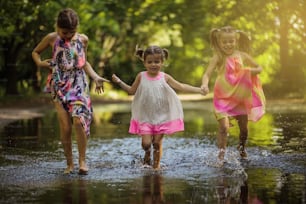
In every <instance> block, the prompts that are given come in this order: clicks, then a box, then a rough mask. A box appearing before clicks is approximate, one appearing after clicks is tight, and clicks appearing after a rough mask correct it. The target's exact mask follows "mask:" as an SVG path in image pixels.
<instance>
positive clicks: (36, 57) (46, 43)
mask: <svg viewBox="0 0 306 204" xmlns="http://www.w3.org/2000/svg"><path fill="white" fill-rule="evenodd" d="M56 36H57V34H56V33H55V32H53V33H49V34H48V35H46V36H45V37H44V38H43V39H42V40H41V41H40V42H39V43H38V45H37V46H36V47H35V48H34V50H33V51H32V58H33V61H34V62H35V64H36V65H37V66H38V67H44V68H47V69H49V70H52V67H51V66H50V61H51V59H45V60H42V59H41V56H40V55H41V53H42V52H43V51H45V50H46V49H47V48H48V47H51V48H52V47H53V43H54V41H55V39H56Z"/></svg>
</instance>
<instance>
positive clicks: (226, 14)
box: [0, 0, 306, 95]
mask: <svg viewBox="0 0 306 204" xmlns="http://www.w3.org/2000/svg"><path fill="white" fill-rule="evenodd" d="M65 7H71V8H73V9H75V10H76V11H77V12H78V14H79V17H80V26H79V32H81V33H85V34H86V35H87V36H88V37H89V48H88V60H89V61H90V63H91V64H92V65H93V67H94V69H95V70H96V71H97V72H98V73H99V74H101V75H104V76H105V77H107V78H110V77H111V74H112V73H116V74H118V75H120V76H121V77H123V79H124V80H125V81H127V82H128V83H131V82H132V81H133V80H134V78H135V76H136V73H137V72H139V71H141V70H143V69H144V68H143V66H142V63H141V62H139V60H137V59H136V58H135V56H134V52H135V46H136V45H137V44H138V45H140V46H142V47H146V46H148V45H151V44H157V45H160V46H162V47H164V48H167V49H168V50H169V51H170V59H169V61H168V66H166V67H165V68H164V71H166V72H167V73H169V74H171V75H172V76H173V77H174V78H176V79H177V80H179V81H181V82H185V83H190V84H193V85H198V86H199V85H200V83H201V77H202V74H203V72H204V71H205V69H206V67H207V65H208V62H209V59H210V57H211V55H212V52H211V49H210V42H209V32H210V29H211V28H214V27H221V26H224V25H232V26H234V27H236V28H237V29H239V30H244V31H246V32H248V33H249V34H250V36H251V37H252V53H251V54H252V55H253V56H254V58H255V59H256V60H257V62H258V63H259V64H260V65H262V66H263V67H264V72H263V73H262V74H261V75H260V77H261V79H262V81H263V83H264V84H266V85H267V87H269V89H271V90H272V89H273V88H275V89H279V88H280V87H281V86H283V83H280V82H279V81H280V80H279V78H280V77H281V76H285V77H286V76H288V74H287V73H291V72H290V67H288V66H287V65H286V63H287V64H292V63H294V64H295V65H296V66H295V69H297V70H298V71H297V72H296V73H295V72H293V74H291V75H292V76H290V78H288V81H289V82H290V84H291V83H292V87H293V88H292V89H289V90H288V91H289V92H299V93H301V92H302V93H304V92H305V88H297V87H305V82H304V81H305V80H303V77H305V72H306V71H305V69H306V68H305V66H304V65H305V64H306V63H305V62H306V59H305V57H302V56H303V53H305V51H306V50H305V49H306V43H305V41H306V39H305V36H306V35H305V33H306V30H305V28H306V26H305V19H306V18H305V17H306V16H305V12H304V8H305V2H303V1H298V0H294V2H293V3H292V2H291V1H288V0H280V1H276V0H269V1H264V0H259V1H250V0H241V1H237V0H217V1H216V0H214V1H212V0H201V1H194V0H169V1H160V0H144V1H143V0H133V1H123V0H105V1H97V0H78V1H73V0H64V1H35V0H32V1H30V0H15V1H1V3H0V8H1V9H0V15H1V25H2V26H1V28H0V43H1V50H0V51H1V55H0V74H1V78H2V80H1V82H2V83H0V90H6V91H1V93H3V94H4V93H5V92H7V93H18V92H20V91H21V90H22V91H24V92H25V93H26V92H29V93H30V92H32V90H33V89H34V84H35V83H34V84H33V82H36V84H38V85H40V86H41V85H42V84H43V83H44V77H45V75H46V73H45V72H42V76H43V80H42V81H37V79H36V78H35V76H36V67H35V65H34V64H33V62H32V59H31V51H32V49H33V48H34V47H35V46H36V44H37V43H38V42H39V41H40V40H41V39H42V37H43V36H44V35H46V34H47V33H49V32H52V31H54V30H55V26H54V25H55V19H56V16H57V13H58V12H59V10H61V9H62V8H65ZM12 14H14V15H12ZM284 28H287V29H284ZM284 50H285V51H286V50H287V51H288V52H287V54H286V52H284ZM50 55H51V52H46V53H44V55H43V57H44V58H47V57H50ZM12 64H13V65H14V66H13V68H12V66H11V65H12ZM38 71H40V70H38ZM12 76H15V77H12ZM297 77H301V78H300V79H299V80H295V78H297ZM212 80H213V79H212ZM286 80H287V79H286ZM287 84H288V83H287ZM14 85H15V86H14ZM273 93H274V91H272V92H271V95H272V94H273Z"/></svg>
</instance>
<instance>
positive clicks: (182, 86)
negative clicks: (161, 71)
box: [165, 74, 204, 94]
mask: <svg viewBox="0 0 306 204" xmlns="http://www.w3.org/2000/svg"><path fill="white" fill-rule="evenodd" d="M165 79H166V82H167V83H168V84H169V85H170V86H171V87H172V88H174V89H175V90H178V91H184V92H192V93H200V94H204V93H203V91H202V90H201V88H200V87H195V86H191V85H189V84H184V83H180V82H179V81H177V80H175V79H174V78H173V77H172V76H170V75H169V74H165Z"/></svg>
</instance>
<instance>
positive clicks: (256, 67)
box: [241, 52, 262, 75]
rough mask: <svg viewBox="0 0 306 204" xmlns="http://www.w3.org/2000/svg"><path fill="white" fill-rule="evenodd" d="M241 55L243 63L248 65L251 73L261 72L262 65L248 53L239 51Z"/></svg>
mask: <svg viewBox="0 0 306 204" xmlns="http://www.w3.org/2000/svg"><path fill="white" fill-rule="evenodd" d="M241 56H242V60H243V63H244V64H245V65H247V66H250V70H251V73H252V74H253V75H255V74H259V73H260V72H262V67H261V66H260V65H258V64H257V63H256V62H255V60H254V59H253V58H252V57H251V56H250V55H248V54H247V53H244V52H241Z"/></svg>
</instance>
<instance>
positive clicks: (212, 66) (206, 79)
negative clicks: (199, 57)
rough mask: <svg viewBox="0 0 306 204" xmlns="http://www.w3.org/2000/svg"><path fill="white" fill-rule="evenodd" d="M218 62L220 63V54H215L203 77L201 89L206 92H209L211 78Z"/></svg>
mask: <svg viewBox="0 0 306 204" xmlns="http://www.w3.org/2000/svg"><path fill="white" fill-rule="evenodd" d="M217 63H218V56H217V55H216V54H215V55H214V56H213V57H212V59H211V60H210V62H209V64H208V67H207V70H206V71H205V73H204V74H203V77H202V85H201V89H202V91H203V92H204V94H208V93H209V88H208V83H209V79H210V76H211V74H212V72H213V70H214V69H215V68H216V67H217Z"/></svg>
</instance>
